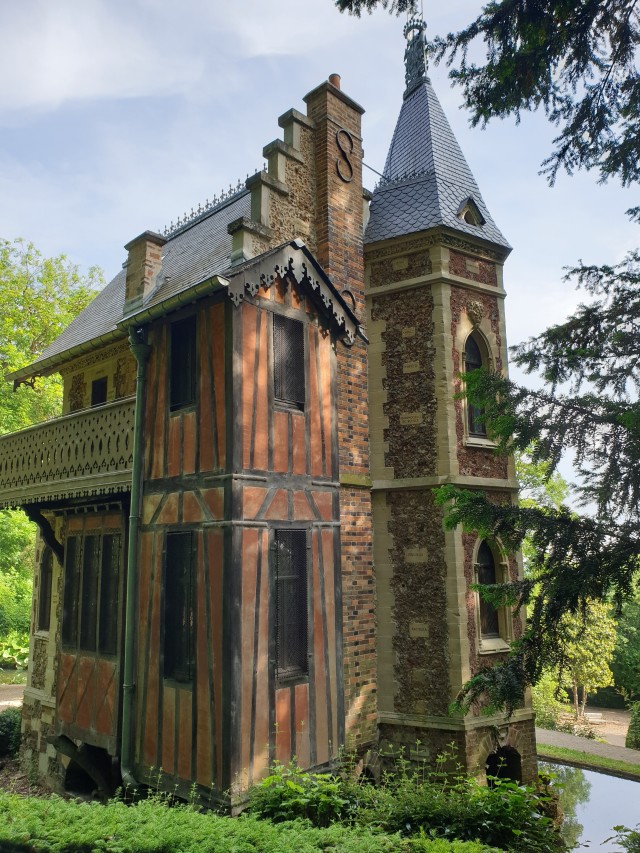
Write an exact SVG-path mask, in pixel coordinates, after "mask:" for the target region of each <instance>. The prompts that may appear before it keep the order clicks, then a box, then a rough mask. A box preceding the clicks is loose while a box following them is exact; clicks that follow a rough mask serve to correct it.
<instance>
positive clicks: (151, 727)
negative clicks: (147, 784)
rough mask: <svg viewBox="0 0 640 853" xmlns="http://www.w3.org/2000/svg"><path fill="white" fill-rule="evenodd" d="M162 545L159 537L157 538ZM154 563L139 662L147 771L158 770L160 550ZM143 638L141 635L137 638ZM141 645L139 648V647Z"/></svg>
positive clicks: (144, 752) (160, 549)
mask: <svg viewBox="0 0 640 853" xmlns="http://www.w3.org/2000/svg"><path fill="white" fill-rule="evenodd" d="M158 538H159V541H160V542H161V541H162V539H161V534H158ZM155 551H156V553H155V559H154V560H153V561H152V562H151V566H152V574H151V578H150V582H149V601H148V605H150V607H149V611H148V613H149V615H148V623H149V624H148V634H147V636H148V640H149V642H148V645H147V647H146V650H145V651H146V658H145V659H143V660H142V661H140V666H141V667H142V671H145V670H146V673H147V678H146V696H145V706H144V708H143V709H142V713H143V714H144V721H145V728H144V734H143V757H144V762H145V764H147V765H148V766H150V767H157V753H158V742H157V741H158V724H159V720H158V699H159V690H160V671H159V665H160V659H159V654H158V651H159V649H160V623H161V614H160V602H161V597H160V589H161V581H162V548H161V547H157V548H156V549H155ZM139 636H140V637H144V634H140V635H139ZM141 645H142V644H141Z"/></svg>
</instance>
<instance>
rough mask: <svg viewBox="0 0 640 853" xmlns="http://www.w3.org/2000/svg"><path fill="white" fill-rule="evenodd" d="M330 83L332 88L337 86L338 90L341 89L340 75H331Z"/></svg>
mask: <svg viewBox="0 0 640 853" xmlns="http://www.w3.org/2000/svg"><path fill="white" fill-rule="evenodd" d="M329 83H331V85H332V86H335V87H336V89H339V88H340V75H339V74H330V75H329Z"/></svg>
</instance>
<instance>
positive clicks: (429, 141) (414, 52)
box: [365, 19, 510, 249]
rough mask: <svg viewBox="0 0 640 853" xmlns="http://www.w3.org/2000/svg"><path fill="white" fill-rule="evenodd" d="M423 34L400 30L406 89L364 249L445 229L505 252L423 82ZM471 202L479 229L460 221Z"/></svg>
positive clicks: (416, 26) (418, 25) (414, 25)
mask: <svg viewBox="0 0 640 853" xmlns="http://www.w3.org/2000/svg"><path fill="white" fill-rule="evenodd" d="M425 29H426V27H425V24H424V22H423V21H421V20H417V19H413V20H412V21H410V22H409V23H408V24H407V26H406V27H405V35H406V36H408V37H409V40H408V43H407V50H406V52H405V64H406V82H407V88H406V90H405V93H404V102H403V104H402V108H401V110H400V115H399V117H398V122H397V124H396V129H395V131H394V134H393V139H392V141H391V147H390V148H389V153H388V155H387V162H386V164H385V167H384V178H383V179H382V180H381V181H380V184H379V185H378V187H377V188H376V190H375V191H374V193H373V198H372V201H371V206H370V218H369V223H368V226H367V230H366V232H365V243H373V242H376V241H378V240H387V239H390V238H393V237H398V236H401V235H406V234H413V233H415V232H417V231H424V230H426V229H428V228H434V227H437V226H447V227H449V228H453V229H455V230H456V231H461V232H463V233H466V234H469V235H472V236H474V237H479V238H481V239H483V240H487V241H489V242H491V243H494V244H497V245H499V246H501V247H503V248H505V249H510V246H509V244H508V242H507V241H506V240H505V238H504V236H503V235H502V233H501V232H500V230H499V228H498V227H497V225H496V224H495V222H494V221H493V219H492V217H491V214H490V213H489V210H488V209H487V206H486V204H485V203H484V199H483V198H482V195H481V193H480V190H479V188H478V184H477V183H476V180H475V178H474V177H473V174H472V172H471V169H470V168H469V165H468V163H467V161H466V160H465V158H464V155H463V153H462V151H461V149H460V146H459V145H458V142H457V140H456V138H455V136H454V134H453V131H452V130H451V127H450V125H449V122H448V121H447V119H446V116H445V114H444V112H443V110H442V107H441V106H440V102H439V101H438V98H437V97H436V93H435V92H434V90H433V86H432V85H431V81H430V80H429V77H428V76H427V62H426V55H425ZM470 202H471V203H472V204H471V206H472V207H474V206H475V208H474V209H475V210H476V212H477V214H476V217H475V218H476V219H477V220H478V222H479V223H480V222H481V223H482V224H473V223H471V222H469V221H466V220H465V219H464V218H463V215H462V214H463V213H464V210H465V207H466V206H467V205H468V204H469V203H470Z"/></svg>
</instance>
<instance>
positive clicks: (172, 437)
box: [167, 414, 183, 477]
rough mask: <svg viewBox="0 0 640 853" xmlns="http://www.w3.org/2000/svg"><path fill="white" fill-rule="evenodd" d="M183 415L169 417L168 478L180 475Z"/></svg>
mask: <svg viewBox="0 0 640 853" xmlns="http://www.w3.org/2000/svg"><path fill="white" fill-rule="evenodd" d="M182 420H183V417H182V415H181V414H177V415H171V416H170V417H169V443H168V447H167V476H168V477H177V476H178V474H179V473H180V455H181V454H180V450H181V444H182Z"/></svg>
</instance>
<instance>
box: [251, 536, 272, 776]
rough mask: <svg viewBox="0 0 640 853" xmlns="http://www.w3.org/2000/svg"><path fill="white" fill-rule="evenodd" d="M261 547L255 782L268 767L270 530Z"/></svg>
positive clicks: (258, 588)
mask: <svg viewBox="0 0 640 853" xmlns="http://www.w3.org/2000/svg"><path fill="white" fill-rule="evenodd" d="M260 536H261V539H262V551H261V554H260V558H261V559H260V563H259V564H258V578H257V585H256V588H257V593H256V595H257V602H256V624H257V628H256V631H257V653H256V659H255V663H254V667H255V676H254V678H255V700H254V706H255V708H254V724H253V731H254V735H253V781H254V782H257V781H258V780H259V779H260V778H262V777H263V776H265V775H266V773H267V771H268V769H269V713H268V709H269V704H270V700H271V697H270V696H269V571H268V566H269V558H268V554H269V550H268V548H269V534H268V532H267V531H266V530H263V531H261V533H260Z"/></svg>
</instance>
